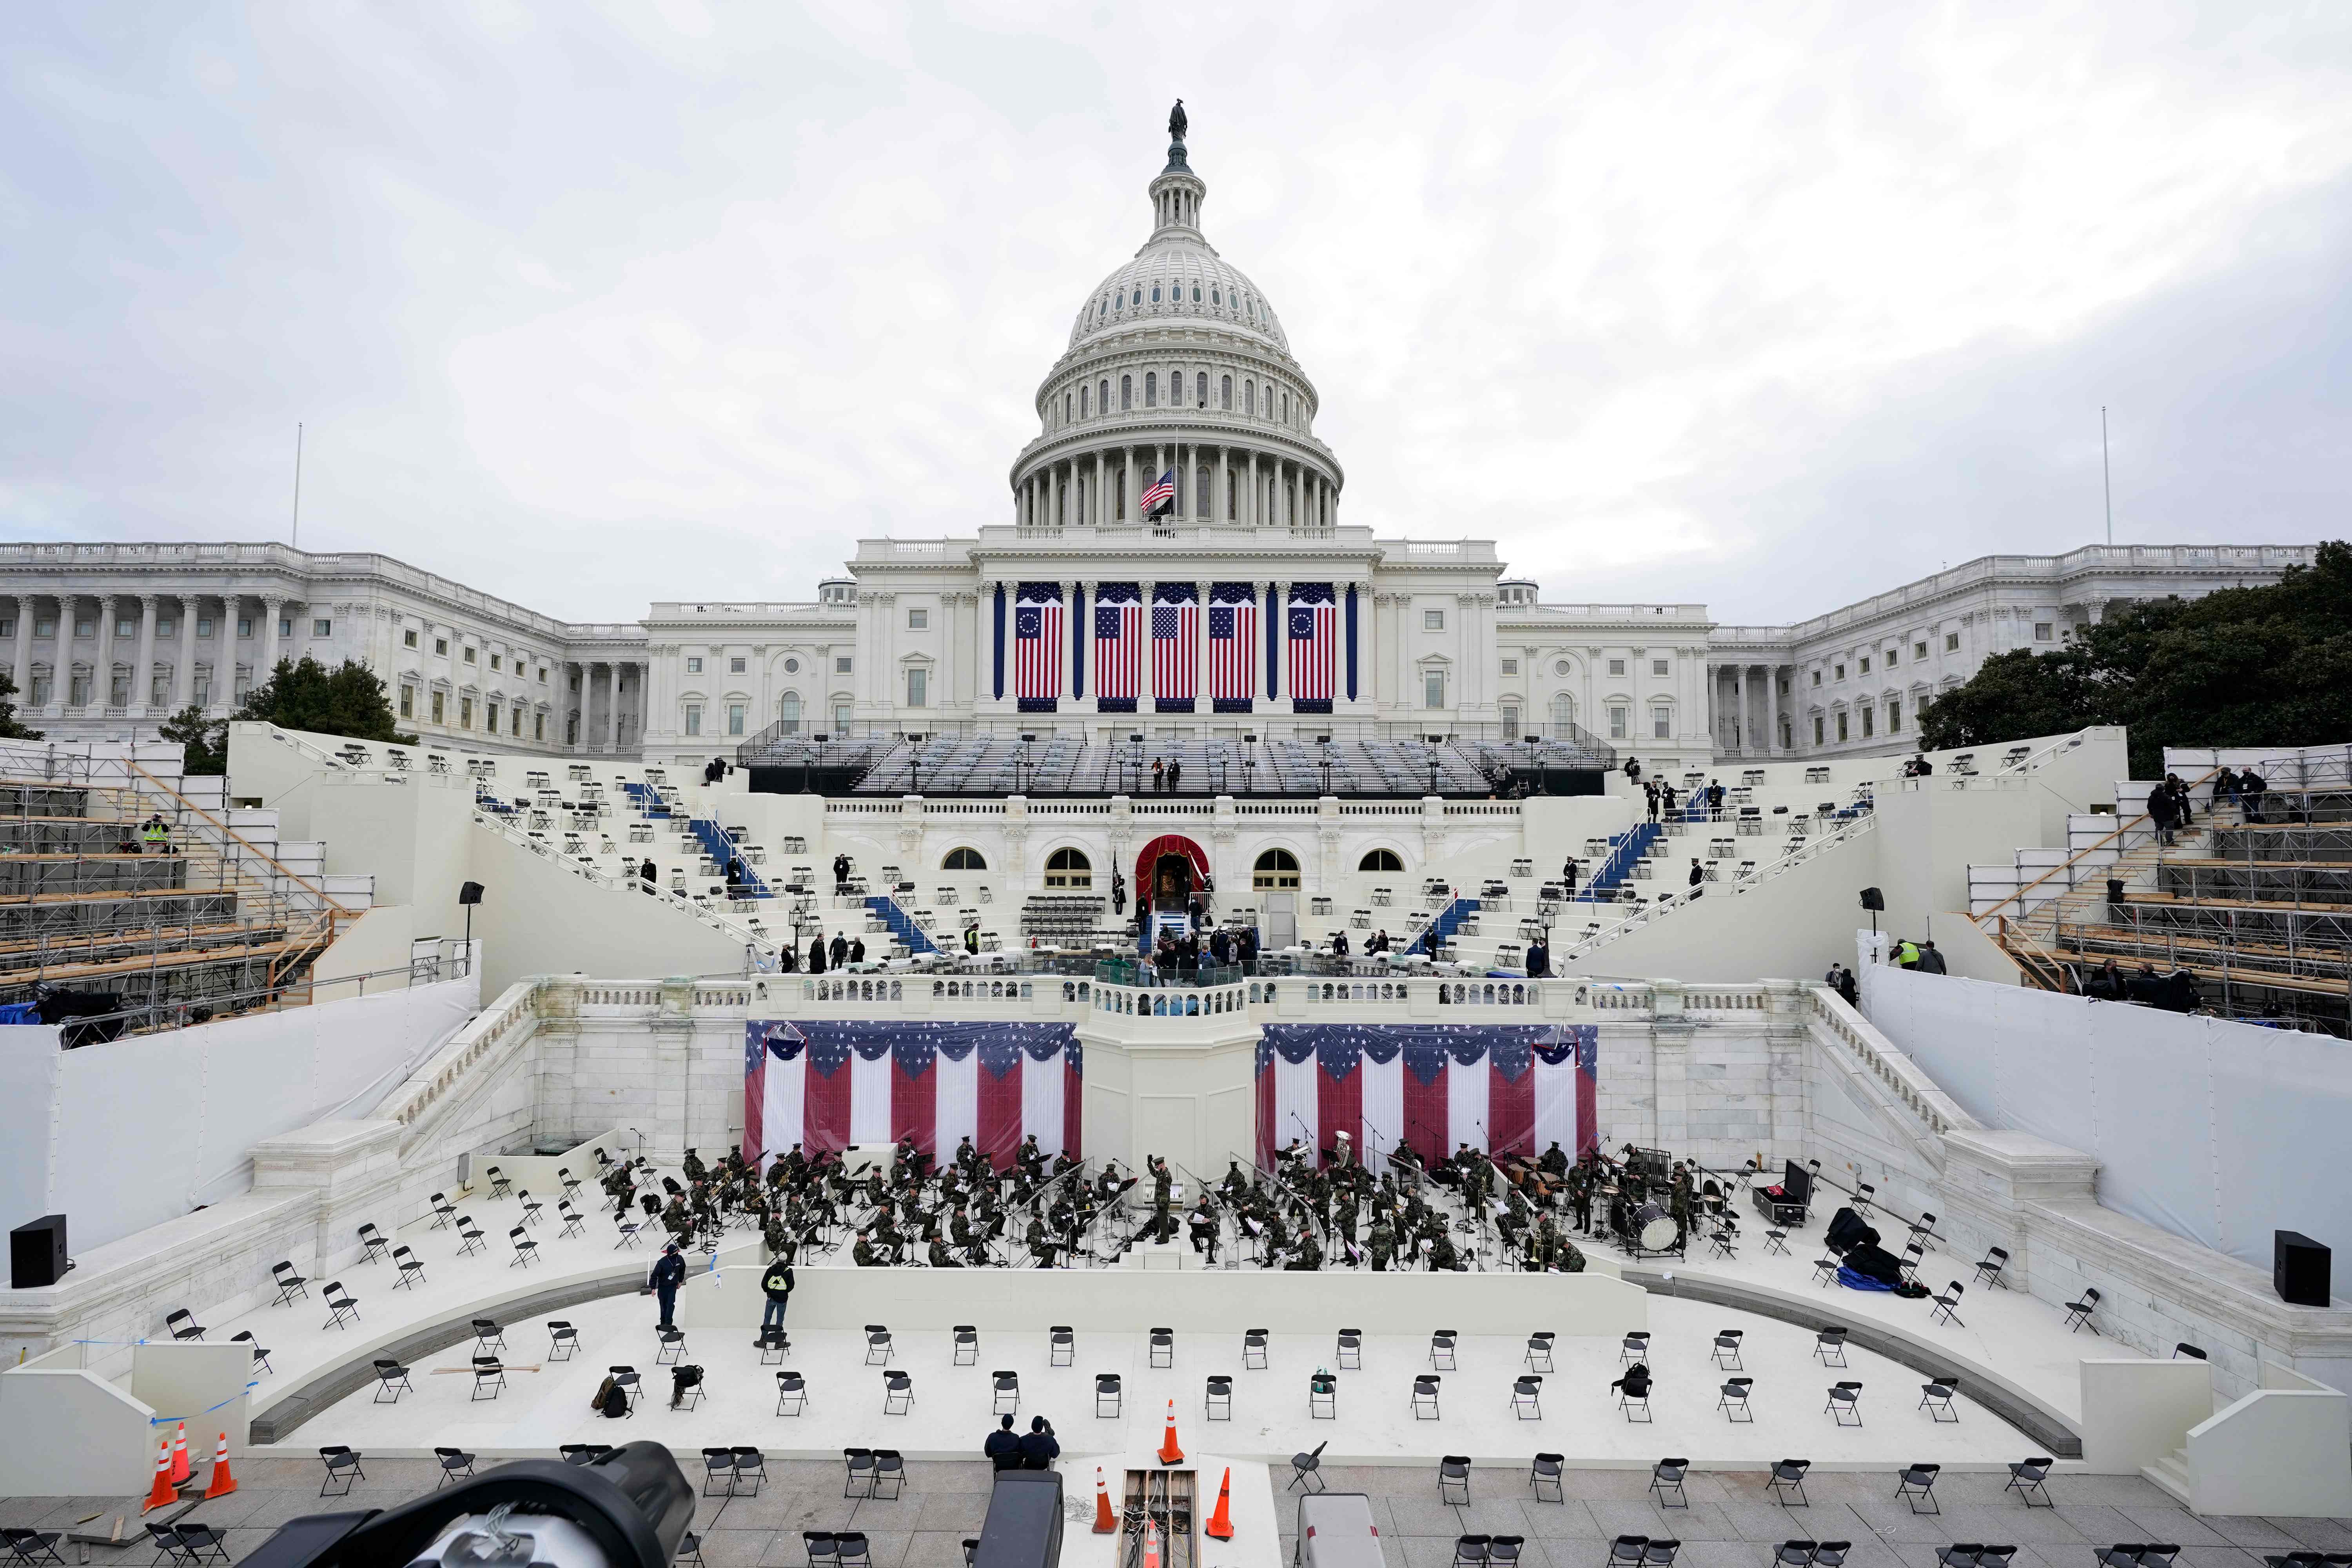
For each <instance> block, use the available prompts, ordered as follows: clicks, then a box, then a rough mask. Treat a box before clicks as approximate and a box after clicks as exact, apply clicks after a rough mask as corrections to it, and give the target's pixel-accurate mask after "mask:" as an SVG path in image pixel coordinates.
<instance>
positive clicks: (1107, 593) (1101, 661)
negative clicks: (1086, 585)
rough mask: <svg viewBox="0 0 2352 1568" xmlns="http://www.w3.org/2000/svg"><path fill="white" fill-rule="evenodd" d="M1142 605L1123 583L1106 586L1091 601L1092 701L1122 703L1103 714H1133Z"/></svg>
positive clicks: (1140, 649) (1138, 684) (1138, 677)
mask: <svg viewBox="0 0 2352 1568" xmlns="http://www.w3.org/2000/svg"><path fill="white" fill-rule="evenodd" d="M1142 669H1143V605H1142V602H1141V600H1140V598H1139V596H1138V595H1137V594H1136V591H1135V589H1134V588H1133V587H1132V586H1131V585H1129V584H1120V583H1106V584H1103V587H1102V594H1101V597H1099V598H1098V599H1097V600H1096V601H1095V700H1096V702H1097V705H1101V704H1106V703H1125V704H1127V705H1128V706H1126V707H1124V708H1120V709H1112V708H1108V707H1106V708H1104V709H1103V711H1105V712H1114V711H1116V712H1129V713H1131V712H1133V711H1134V707H1133V704H1134V701H1135V699H1136V697H1137V695H1138V693H1139V691H1140V690H1141V689H1142V688H1141V681H1142Z"/></svg>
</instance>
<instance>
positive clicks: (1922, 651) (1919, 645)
mask: <svg viewBox="0 0 2352 1568" xmlns="http://www.w3.org/2000/svg"><path fill="white" fill-rule="evenodd" d="M1923 658H1927V644H1926V643H1923V642H1915V643H1913V644H1912V645H1911V662H1912V663H1914V664H1916V663H1918V662H1919V661H1920V660H1921V659H1923Z"/></svg>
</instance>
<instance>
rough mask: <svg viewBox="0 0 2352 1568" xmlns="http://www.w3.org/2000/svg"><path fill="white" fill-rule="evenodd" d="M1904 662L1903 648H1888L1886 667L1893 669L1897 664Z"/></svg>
mask: <svg viewBox="0 0 2352 1568" xmlns="http://www.w3.org/2000/svg"><path fill="white" fill-rule="evenodd" d="M1902 662H1903V650H1902V649H1901V648H1899V647H1891V648H1888V649H1887V650H1886V668H1889V669H1893V668H1895V666H1896V665H1899V664H1901V663H1902Z"/></svg>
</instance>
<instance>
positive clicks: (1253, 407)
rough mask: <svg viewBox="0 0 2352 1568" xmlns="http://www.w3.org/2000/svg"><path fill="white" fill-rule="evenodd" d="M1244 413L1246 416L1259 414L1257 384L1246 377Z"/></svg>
mask: <svg viewBox="0 0 2352 1568" xmlns="http://www.w3.org/2000/svg"><path fill="white" fill-rule="evenodd" d="M1242 412H1243V413H1244V414H1255V413H1256V412H1257V383H1255V382H1254V381H1251V380H1249V379H1248V378H1246V377H1244V378H1243V381H1242Z"/></svg>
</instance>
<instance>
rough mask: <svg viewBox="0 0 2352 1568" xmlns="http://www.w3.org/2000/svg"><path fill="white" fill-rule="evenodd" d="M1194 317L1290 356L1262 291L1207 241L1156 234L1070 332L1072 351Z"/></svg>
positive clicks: (1099, 291) (1101, 289) (1091, 299)
mask: <svg viewBox="0 0 2352 1568" xmlns="http://www.w3.org/2000/svg"><path fill="white" fill-rule="evenodd" d="M1170 318H1179V319H1181V318H1190V319H1192V320H1194V321H1202V322H1213V323H1214V324H1216V325H1217V326H1219V327H1222V328H1224V329H1226V330H1228V331H1237V332H1241V333H1244V334H1245V335H1248V336H1253V337H1256V338H1259V339H1262V340H1264V341H1265V342H1267V343H1269V344H1271V345H1272V346H1273V347H1275V348H1276V349H1278V350H1280V351H1281V352H1282V353H1289V352H1290V341H1289V339H1287V338H1286V337H1285V336H1284V335H1283V331H1282V322H1281V321H1280V319H1279V318H1277V317H1276V315H1275V312H1274V307H1273V306H1272V305H1269V304H1268V303H1266V299H1265V295H1264V294H1263V293H1261V292H1260V291H1259V290H1258V286H1257V285H1256V284H1255V283H1253V282H1251V281H1250V280H1249V279H1248V278H1247V277H1245V276H1244V274H1243V272H1242V270H1241V268H1238V267H1235V266H1234V265H1233V264H1232V263H1231V262H1229V261H1227V260H1225V259H1224V258H1223V257H1221V256H1219V255H1218V254H1217V253H1216V252H1215V251H1214V250H1213V249H1212V248H1211V247H1210V246H1209V243H1208V242H1207V241H1206V240H1203V239H1200V238H1198V237H1181V236H1177V235H1168V234H1163V235H1155V236H1154V237H1152V240H1151V242H1150V244H1148V245H1146V246H1145V247H1143V249H1142V250H1140V251H1139V252H1138V253H1137V255H1136V258H1135V259H1134V260H1132V261H1130V262H1129V263H1128V264H1127V265H1126V266H1124V267H1122V268H1119V269H1118V271H1116V272H1114V273H1112V274H1111V275H1110V276H1109V277H1108V278H1106V279H1103V280H1102V282H1101V283H1099V284H1097V286H1096V288H1095V290H1094V292H1093V293H1091V294H1089V295H1088V296H1087V301H1086V303H1085V305H1084V306H1082V307H1081V308H1080V309H1079V311H1078V319H1077V321H1076V322H1074V323H1073V324H1072V325H1071V327H1070V347H1072V348H1074V349H1075V348H1077V347H1079V346H1080V345H1081V344H1083V343H1085V342H1087V341H1088V340H1090V339H1093V338H1097V337H1101V336H1104V335H1105V334H1107V333H1109V332H1114V331H1118V330H1119V329H1121V328H1123V327H1126V326H1128V325H1129V324H1130V323H1132V322H1134V321H1139V320H1167V319H1170Z"/></svg>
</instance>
